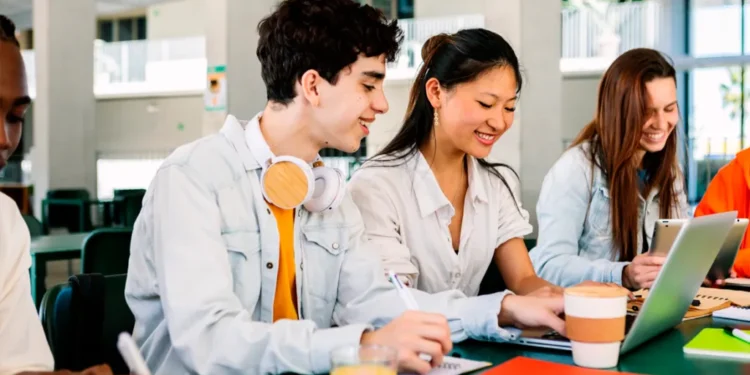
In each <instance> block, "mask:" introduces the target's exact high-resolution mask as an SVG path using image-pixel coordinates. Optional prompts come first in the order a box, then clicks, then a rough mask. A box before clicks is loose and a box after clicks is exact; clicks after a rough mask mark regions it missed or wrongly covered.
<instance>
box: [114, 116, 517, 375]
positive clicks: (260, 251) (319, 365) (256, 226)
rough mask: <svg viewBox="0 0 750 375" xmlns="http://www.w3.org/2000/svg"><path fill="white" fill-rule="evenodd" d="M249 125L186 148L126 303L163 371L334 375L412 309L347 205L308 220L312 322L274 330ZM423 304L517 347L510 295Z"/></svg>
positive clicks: (145, 226)
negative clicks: (347, 353)
mask: <svg viewBox="0 0 750 375" xmlns="http://www.w3.org/2000/svg"><path fill="white" fill-rule="evenodd" d="M246 126H258V117H257V116H256V118H254V119H253V120H252V121H251V122H250V123H249V124H248V123H240V122H239V121H237V120H236V119H235V118H234V117H232V116H230V117H229V118H228V119H227V121H226V123H225V125H224V127H223V128H222V130H221V132H220V133H219V134H216V135H212V136H208V137H206V138H203V139H200V140H198V141H195V142H193V143H190V144H187V145H185V146H182V147H180V148H179V149H177V150H176V151H175V152H174V153H173V154H172V155H171V156H169V157H168V158H167V160H166V161H165V162H164V164H163V165H162V166H161V167H160V169H159V171H158V172H157V174H156V177H155V178H154V180H153V182H152V183H151V186H150V187H149V189H148V192H147V193H146V196H145V198H144V201H143V209H142V211H141V214H140V215H139V217H138V219H137V221H136V223H135V227H134V231H133V238H132V244H131V255H130V263H129V269H128V279H127V285H126V287H125V297H126V299H127V302H128V305H129V306H130V308H131V310H132V311H133V314H134V315H135V318H136V324H135V328H134V332H133V336H134V338H135V340H136V342H137V343H138V345H139V347H140V349H141V352H142V353H143V355H144V357H145V359H146V361H147V363H148V366H149V367H150V368H151V370H152V371H153V372H154V373H155V374H212V375H219V374H259V373H281V372H295V373H322V372H328V371H329V369H330V356H329V354H330V351H331V350H332V349H334V348H336V347H340V346H345V345H357V344H359V341H360V338H361V335H362V332H364V331H365V330H367V329H371V328H373V327H380V326H382V325H384V324H386V323H388V322H389V321H390V320H391V319H393V318H395V317H397V316H398V315H400V314H402V313H403V312H404V311H405V304H404V301H402V300H401V299H400V298H399V296H398V293H397V291H396V290H395V288H394V287H393V286H392V285H391V284H390V283H389V282H388V281H387V280H386V278H385V274H384V270H383V268H382V267H381V264H380V261H379V259H378V256H377V255H376V254H377V253H376V252H375V251H372V250H368V249H366V248H365V246H367V245H366V243H365V242H364V241H363V233H364V227H363V224H362V219H361V216H360V214H359V211H358V210H357V207H356V206H355V205H354V203H353V201H352V200H351V198H350V197H349V196H348V195H347V196H346V197H345V198H344V200H343V202H342V204H341V206H340V207H339V208H337V209H335V210H331V211H326V212H323V213H312V212H308V211H306V210H305V209H303V208H299V209H298V210H297V217H296V218H295V223H294V241H295V262H296V277H297V279H296V285H297V296H298V301H297V302H298V303H297V306H298V307H299V308H298V310H299V315H300V320H297V321H292V320H281V321H278V322H276V323H272V320H273V300H274V295H275V290H276V277H277V272H278V270H277V263H278V260H279V234H278V230H277V226H276V221H275V218H274V215H273V214H272V213H271V211H270V210H269V209H268V206H267V204H266V202H265V201H264V200H263V195H262V193H261V190H260V189H261V187H260V181H259V173H260V172H261V166H260V164H259V163H258V159H257V158H256V157H255V156H254V152H253V150H252V149H250V148H249V146H248V142H246V139H245V130H244V127H246ZM263 142H265V141H263ZM255 154H256V155H257V150H256V153H255ZM412 293H414V296H415V298H416V300H417V302H418V303H419V305H420V308H421V309H422V310H425V311H431V312H439V313H441V314H444V315H445V316H446V318H447V319H448V322H449V324H450V328H451V332H452V339H453V340H454V341H456V342H458V341H461V340H465V339H467V338H474V339H480V340H491V341H502V340H506V339H513V338H515V334H516V331H514V330H505V329H502V328H500V327H498V324H497V315H498V314H499V312H500V306H501V302H502V299H503V297H504V296H505V295H506V294H505V293H497V294H493V295H487V296H481V297H473V298H467V297H466V296H465V295H464V294H462V293H461V292H458V291H455V290H451V291H446V292H443V293H439V294H434V295H429V294H426V293H424V292H419V291H416V290H415V291H412ZM336 326H338V327H337V328H332V327H336Z"/></svg>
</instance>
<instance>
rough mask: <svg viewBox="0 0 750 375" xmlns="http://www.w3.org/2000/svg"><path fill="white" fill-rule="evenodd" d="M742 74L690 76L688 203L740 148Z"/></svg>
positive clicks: (735, 69) (733, 70)
mask: <svg viewBox="0 0 750 375" xmlns="http://www.w3.org/2000/svg"><path fill="white" fill-rule="evenodd" d="M742 70H743V69H741V67H739V66H728V67H715V68H701V69H695V70H693V71H691V72H690V81H691V87H690V89H691V92H692V95H691V99H692V100H691V101H692V103H693V105H692V106H691V107H690V113H689V116H690V119H689V121H688V129H687V133H688V135H689V139H688V146H689V150H690V151H689V152H690V155H689V156H690V158H691V159H692V165H691V168H690V169H691V172H692V173H691V174H692V176H690V180H689V183H688V193H689V195H690V197H689V198H690V201H692V202H695V203H697V202H698V201H700V199H701V198H702V197H703V192H705V190H706V187H707V186H708V184H709V183H710V182H711V180H712V179H713V177H714V176H715V175H716V173H717V172H718V171H719V168H721V167H722V166H724V164H726V163H727V162H728V161H729V160H731V159H732V158H734V154H736V153H737V152H738V151H739V150H740V149H741V148H742V142H741V132H742V128H743V124H742V121H743V117H744V116H743V115H741V111H743V110H744V108H743V107H744V105H743V104H742V101H741V98H740V97H741V96H742V95H741V89H742V86H743V82H742V79H741V76H740V74H741V72H742ZM745 100H747V99H745ZM689 175H690V174H689Z"/></svg>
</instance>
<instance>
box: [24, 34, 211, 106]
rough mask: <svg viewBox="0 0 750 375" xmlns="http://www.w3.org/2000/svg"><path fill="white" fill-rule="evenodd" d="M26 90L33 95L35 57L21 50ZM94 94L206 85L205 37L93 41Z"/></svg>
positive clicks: (195, 88)
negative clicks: (112, 41) (25, 74)
mask: <svg viewBox="0 0 750 375" xmlns="http://www.w3.org/2000/svg"><path fill="white" fill-rule="evenodd" d="M22 54H23V59H24V63H25V64H26V72H27V76H28V84H29V92H30V94H31V96H32V97H35V95H36V76H35V71H36V59H35V54H34V51H33V50H25V51H23V53H22ZM93 74H94V88H93V89H94V94H96V95H98V96H106V95H122V94H153V93H157V92H166V93H170V92H178V91H200V90H203V89H205V87H206V40H205V38H204V37H202V36H201V37H191V38H179V39H162V40H136V41H127V42H116V43H105V42H102V41H96V42H94V72H93Z"/></svg>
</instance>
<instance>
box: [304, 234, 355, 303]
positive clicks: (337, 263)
mask: <svg viewBox="0 0 750 375" xmlns="http://www.w3.org/2000/svg"><path fill="white" fill-rule="evenodd" d="M302 233H303V235H304V241H303V249H304V251H303V272H304V273H305V282H306V283H305V284H304V285H303V288H304V289H306V293H309V294H310V295H313V296H315V297H318V298H320V299H323V300H324V301H326V302H328V303H330V304H331V305H330V306H328V307H330V308H331V309H332V308H333V303H335V302H336V297H337V296H338V283H339V276H340V273H341V265H342V264H343V262H344V257H345V256H346V250H347V249H348V247H349V244H348V236H349V228H348V227H346V226H343V225H342V226H336V225H332V226H305V227H303V228H302ZM303 293H305V292H304V291H303ZM328 307H326V310H327V309H328Z"/></svg>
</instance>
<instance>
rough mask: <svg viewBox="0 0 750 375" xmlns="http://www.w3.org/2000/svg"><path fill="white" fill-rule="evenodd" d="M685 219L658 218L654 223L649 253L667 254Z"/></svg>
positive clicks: (685, 221)
mask: <svg viewBox="0 0 750 375" xmlns="http://www.w3.org/2000/svg"><path fill="white" fill-rule="evenodd" d="M685 223H687V220H686V219H659V220H656V222H655V223H654V236H653V237H652V239H651V248H650V249H649V254H650V255H661V256H667V254H669V249H671V248H672V243H673V242H674V239H675V238H677V234H678V233H680V230H681V229H682V226H683V225H685Z"/></svg>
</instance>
